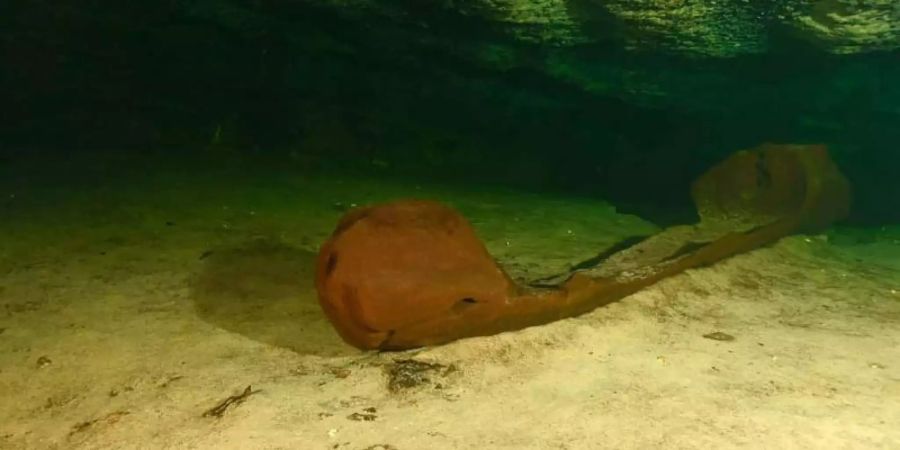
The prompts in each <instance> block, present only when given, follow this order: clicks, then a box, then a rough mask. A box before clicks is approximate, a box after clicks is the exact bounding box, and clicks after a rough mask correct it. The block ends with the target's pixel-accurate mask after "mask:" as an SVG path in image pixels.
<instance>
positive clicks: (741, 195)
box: [316, 144, 850, 350]
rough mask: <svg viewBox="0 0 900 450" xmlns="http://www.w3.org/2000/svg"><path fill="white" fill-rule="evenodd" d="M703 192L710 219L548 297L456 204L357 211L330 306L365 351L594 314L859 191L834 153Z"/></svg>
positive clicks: (713, 181)
mask: <svg viewBox="0 0 900 450" xmlns="http://www.w3.org/2000/svg"><path fill="white" fill-rule="evenodd" d="M692 194H693V198H694V202H695V204H696V205H697V208H698V212H699V213H700V217H701V221H700V222H699V223H697V224H695V225H691V226H678V227H672V228H669V229H666V230H664V231H662V232H661V233H659V234H657V235H655V236H653V237H651V238H649V239H647V240H645V241H643V242H641V243H639V244H637V245H635V246H633V247H631V248H628V249H626V250H623V251H621V252H619V253H616V254H614V255H612V256H611V257H609V258H608V259H606V260H605V261H599V262H598V264H597V265H596V266H594V267H588V268H580V269H579V270H578V271H576V272H573V273H570V274H566V276H564V277H562V278H561V279H560V280H559V282H558V284H557V285H556V286H554V287H551V288H547V289H541V290H536V289H533V288H529V287H525V286H518V285H516V284H515V283H514V282H513V281H512V280H511V279H510V277H509V276H507V275H506V273H505V272H504V271H503V269H502V268H500V267H499V266H498V265H497V263H496V262H495V261H494V259H493V258H492V257H491V256H490V254H489V253H488V252H487V250H486V249H485V247H484V245H483V244H482V243H481V241H480V240H479V239H478V237H477V236H476V234H475V232H474V230H473V229H472V227H471V225H470V224H469V223H468V221H466V219H465V218H464V217H462V216H461V215H460V214H459V213H458V212H456V211H454V210H453V209H451V208H449V207H447V206H445V205H442V204H440V203H437V202H431V201H422V200H404V201H398V202H392V203H388V204H383V205H377V206H372V207H366V208H360V209H356V210H353V211H350V212H349V213H348V214H347V215H346V216H345V217H344V218H343V219H342V220H341V221H340V222H339V224H338V226H337V228H336V229H335V231H334V233H333V234H332V236H331V237H330V238H329V239H328V241H327V242H326V243H325V244H324V245H323V246H322V248H321V250H320V252H319V257H318V262H317V271H316V288H317V290H318V293H319V301H320V303H321V305H322V308H323V310H324V311H325V314H326V315H327V316H328V318H329V320H330V321H331V323H332V324H333V325H334V327H335V328H336V329H337V331H338V333H339V334H340V335H341V337H342V338H343V339H344V340H345V341H346V342H348V343H349V344H351V345H353V346H356V347H358V348H361V349H381V350H400V349H408V348H415V347H421V346H427V345H435V344H441V343H446V342H450V341H453V340H456V339H460V338H464V337H470V336H484V335H490V334H495V333H500V332H504V331H510V330H516V329H521V328H525V327H529V326H534V325H540V324H544V323H548V322H551V321H554V320H558V319H562V318H565V317H571V316H575V315H579V314H583V313H585V312H588V311H591V310H593V309H595V308H597V307H599V306H602V305H606V304H608V303H611V302H614V301H617V300H619V299H621V298H623V297H625V296H628V295H630V294H632V293H634V292H637V291H639V290H641V289H643V288H645V287H647V286H650V285H652V284H653V283H656V282H657V281H659V280H661V279H663V278H666V277H669V276H672V275H675V274H677V273H680V272H683V271H685V270H687V269H690V268H694V267H701V266H705V265H709V264H712V263H714V262H716V261H719V260H721V259H724V258H727V257H729V256H732V255H735V254H738V253H742V252H746V251H749V250H753V249H755V248H758V247H761V246H764V245H766V244H769V243H772V242H774V241H776V240H778V239H780V238H781V237H784V236H786V235H789V234H792V233H797V232H810V231H816V230H820V229H822V228H825V227H827V226H829V225H830V224H831V223H833V222H834V221H836V220H839V219H841V218H842V217H844V216H845V215H846V214H847V212H848V210H849V205H850V188H849V184H848V182H847V181H846V179H845V178H844V176H843V175H842V174H841V173H840V171H839V170H838V168H837V167H836V166H835V164H834V163H833V162H832V161H831V159H830V158H829V156H828V152H827V150H826V149H825V147H824V146H802V145H776V144H766V145H763V146H760V147H759V148H756V149H753V150H745V151H741V152H738V153H736V154H734V155H733V156H732V157H730V158H729V159H727V160H725V161H723V162H722V163H720V164H719V165H717V166H715V167H713V168H712V169H711V170H710V171H708V172H707V173H706V174H704V175H703V176H701V177H700V178H699V179H698V180H697V181H696V182H695V183H694V185H693V188H692Z"/></svg>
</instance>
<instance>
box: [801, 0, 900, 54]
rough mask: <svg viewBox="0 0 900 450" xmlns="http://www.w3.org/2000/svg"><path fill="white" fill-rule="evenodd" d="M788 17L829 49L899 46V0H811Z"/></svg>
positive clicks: (857, 50) (846, 50)
mask: <svg viewBox="0 0 900 450" xmlns="http://www.w3.org/2000/svg"><path fill="white" fill-rule="evenodd" d="M807 3H808V5H807V8H805V11H804V12H802V13H797V14H791V15H790V16H789V20H790V21H791V22H792V24H793V25H794V26H795V27H796V28H797V29H798V30H800V31H801V33H802V35H803V36H805V37H806V38H807V39H809V40H811V41H813V42H815V43H817V44H819V45H820V46H821V47H823V48H825V49H827V50H828V51H830V52H832V53H840V54H847V53H864V52H871V51H879V50H896V49H898V48H900V2H898V1H896V0H852V1H851V0H813V1H809V2H807Z"/></svg>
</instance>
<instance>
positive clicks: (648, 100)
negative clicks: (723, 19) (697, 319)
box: [0, 0, 900, 224]
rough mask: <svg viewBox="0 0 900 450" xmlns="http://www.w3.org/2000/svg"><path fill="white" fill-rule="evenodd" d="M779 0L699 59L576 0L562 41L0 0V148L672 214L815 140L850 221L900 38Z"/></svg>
mask: <svg viewBox="0 0 900 450" xmlns="http://www.w3.org/2000/svg"><path fill="white" fill-rule="evenodd" d="M364 3H365V4H367V5H368V6H367V7H365V8H364V7H361V6H354V5H357V4H364ZM776 3H779V2H774V1H773V2H759V5H760V6H758V8H759V10H758V12H759V14H758V15H757V16H758V18H757V19H756V20H759V21H761V22H760V24H759V25H760V26H763V27H765V28H766V48H765V50H764V51H756V52H749V53H747V54H740V55H737V56H729V57H715V56H704V55H696V54H683V53H679V52H673V51H671V49H669V48H667V47H666V45H665V39H663V40H658V41H656V42H655V43H647V44H646V45H645V46H643V47H640V46H639V47H638V48H626V47H628V46H627V45H625V42H626V41H627V37H628V34H629V30H628V29H627V27H626V26H625V25H623V24H622V23H620V22H618V21H616V20H615V18H614V17H612V16H610V15H609V14H605V13H603V11H602V8H599V7H597V6H596V5H591V4H590V2H571V4H570V6H571V7H572V8H576V7H578V8H582V9H583V10H584V11H589V12H584V13H582V12H579V13H578V14H580V15H579V16H578V17H581V18H583V19H584V20H583V21H582V22H581V24H580V27H581V32H582V33H584V34H585V35H586V36H588V37H590V39H588V40H586V41H585V42H582V43H577V44H567V45H557V44H554V43H545V42H540V41H539V40H537V41H536V40H530V41H529V40H522V39H516V38H515V36H513V33H511V32H510V30H509V28H508V27H506V25H505V24H504V22H503V21H502V20H493V19H494V18H492V17H491V15H490V14H489V13H483V11H482V12H481V13H479V11H477V8H476V9H475V12H473V9H472V8H469V9H468V10H467V9H466V8H463V7H460V6H458V5H457V6H454V4H453V3H452V2H432V1H421V2H411V1H400V2H384V1H375V0H373V1H370V2H346V3H344V4H340V5H338V3H337V2H332V3H330V2H313V1H292V2H266V1H240V0H206V1H168V2H137V1H120V2H100V1H83V2H59V1H58V2H54V1H47V0H37V1H30V2H9V3H6V5H5V6H3V7H2V8H0V9H2V11H0V26H2V32H0V33H2V38H3V40H2V45H3V55H4V56H3V57H4V65H3V70H2V71H0V84H2V96H3V99H4V100H3V102H2V106H0V108H2V116H0V119H2V120H0V133H2V139H0V157H2V158H4V160H5V161H6V162H10V161H12V160H15V159H17V158H22V157H23V155H25V154H34V152H38V151H39V152H41V153H40V154H41V155H43V156H41V157H42V158H46V159H47V161H48V164H49V163H51V162H55V163H58V162H59V161H61V160H65V161H67V162H68V163H67V164H71V167H72V171H74V172H77V171H78V170H79V165H80V164H81V163H84V164H83V165H85V166H86V165H87V164H88V163H87V161H90V158H89V156H88V155H90V154H91V153H94V152H98V151H102V152H116V153H121V154H122V155H124V156H122V157H120V158H119V159H120V160H122V161H124V164H128V161H129V155H132V156H133V157H134V161H135V163H134V164H139V163H138V162H137V161H138V160H139V157H140V156H141V155H143V154H146V153H147V152H166V153H172V154H180V155H183V156H184V157H185V158H186V159H190V160H192V161H193V164H192V165H191V169H190V170H198V171H202V170H203V167H204V166H206V165H210V166H212V165H216V164H220V163H222V160H223V159H230V160H238V161H240V162H239V163H240V164H253V165H257V166H258V167H261V168H262V169H261V170H265V167H267V166H272V167H278V168H279V170H284V169H285V168H288V169H289V170H297V171H298V172H319V171H327V170H340V171H345V172H354V171H359V172H364V173H367V174H376V175H377V176H384V177H413V178H422V179H441V180H445V181H447V180H449V181H453V182H456V181H459V182H463V183H488V184H499V185H504V186H510V187H515V188H519V189H526V190H533V191H539V192H544V191H554V192H563V193H572V194H577V195H591V196H598V197H602V198H606V199H609V200H611V201H613V202H615V203H616V204H618V205H620V206H621V207H622V209H624V210H629V211H635V212H638V213H640V214H642V215H644V216H645V217H648V218H650V219H653V220H656V221H658V222H672V221H682V220H685V219H686V218H689V217H690V216H691V215H692V214H693V213H692V207H691V205H690V202H689V198H688V184H689V182H690V180H691V179H693V178H694V177H695V176H696V175H698V174H699V173H701V172H703V171H704V170H705V169H706V168H708V167H709V166H710V165H712V164H714V163H715V162H716V161H718V160H720V159H722V158H723V157H724V156H725V155H727V154H729V153H731V152H733V151H736V150H739V149H742V148H748V147H752V146H755V145H757V144H760V143H762V142H766V141H774V142H785V143H825V144H828V145H829V146H830V148H831V149H832V151H833V154H834V156H835V158H836V159H837V160H838V162H839V164H840V166H841V167H842V169H843V170H844V171H845V172H846V174H847V175H848V176H849V177H850V178H851V180H852V182H853V184H854V186H855V190H856V205H855V208H854V212H853V215H852V217H851V219H850V221H851V222H852V223H857V224H883V223H889V222H898V221H900V200H898V198H900V177H898V174H900V171H898V166H900V149H898V143H900V120H898V119H900V83H898V81H900V52H898V51H871V52H863V53H860V54H851V55H836V54H834V53H833V52H829V51H827V49H824V48H822V47H821V46H817V45H815V44H814V43H812V42H810V40H809V39H806V38H805V37H804V36H800V35H797V33H796V32H792V31H791V30H788V29H785V27H783V26H780V25H779V24H778V23H776V22H775V21H772V20H771V17H769V16H768V15H767V14H766V13H768V12H770V11H773V10H774V9H773V8H775V6H773V5H775V4H776ZM754 8H757V6H754ZM898 21H900V19H898ZM507 25H508V24H507ZM537 31H540V30H537ZM631 47H633V46H631ZM3 162H4V161H2V160H0V164H2V163H3ZM291 168H294V169H291ZM147 169H148V170H150V171H152V170H153V169H154V168H153V167H152V166H151V167H147Z"/></svg>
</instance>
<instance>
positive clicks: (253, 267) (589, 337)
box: [0, 166, 900, 450]
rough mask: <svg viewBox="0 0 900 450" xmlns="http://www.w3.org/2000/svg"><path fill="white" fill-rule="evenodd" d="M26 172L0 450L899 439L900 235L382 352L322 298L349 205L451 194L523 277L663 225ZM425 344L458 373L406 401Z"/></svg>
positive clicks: (533, 202)
mask: <svg viewBox="0 0 900 450" xmlns="http://www.w3.org/2000/svg"><path fill="white" fill-rule="evenodd" d="M20 169H21V168H20ZM31 169H32V170H33V169H34V166H31ZM22 170H24V169H22ZM104 170H106V169H104V168H98V169H97V171H98V173H100V174H105V173H107V172H105V171H104ZM140 172H141V170H138V171H137V173H140ZM11 173H12V172H7V173H6V174H5V175H4V183H5V184H3V189H4V190H3V192H0V194H3V200H2V202H0V214H2V216H0V217H2V219H3V220H2V222H0V305H2V309H0V329H2V330H3V331H2V334H0V398H2V399H3V401H2V404H0V448H4V449H5V448H9V449H44V448H47V449H57V448H58V449H131V448H135V449H137V448H141V449H156V448H172V449H182V448H185V449H187V448H196V449H230V448H238V449H332V448H333V449H353V450H361V449H400V450H411V449H479V448H485V449H488V448H498V449H500V448H507V449H594V448H614V449H627V448H642V449H646V448H667V449H668V448H737V447H743V448H772V449H782V448H900V327H898V325H900V227H894V228H884V229H881V230H853V229H843V230H839V231H835V232H830V233H829V234H827V235H821V236H794V237H790V238H788V239H785V240H783V241H782V242H779V243H778V244H776V245H774V246H773V247H771V248H766V249H762V250H758V251H754V252H752V253H749V254H745V255H741V256H738V257H735V258H733V259H731V260H728V261H725V262H723V263H720V264H716V265H715V266H713V267H710V268H706V269H700V270H693V271H690V272H689V273H687V274H684V275H681V276H677V277H674V278H671V279H669V280H666V281H664V282H662V283H660V284H658V285H656V286H654V287H652V288H650V289H647V290H645V291H643V292H640V293H638V294H636V295H633V296H631V297H628V298H626V299H624V300H622V301H621V302H619V303H616V304H613V305H611V306H608V307H604V308H601V309H599V310H596V311H595V312H593V313H591V314H588V315H585V316H583V317H579V318H575V319H570V320H564V321H560V322H557V323H553V324H549V325H546V326H541V327H535V328H531V329H527V330H524V331H520V332H513V333H505V334H502V335H499V336H493V337H485V338H473V339H466V340H463V341H459V342H456V343H452V344H449V345H445V346H441V347H436V348H429V349H424V350H419V351H412V352H404V353H386V354H374V353H363V352H359V351H357V350H355V349H353V348H350V347H348V346H346V345H344V344H343V343H342V342H341V341H340V340H339V338H338V337H337V336H336V334H335V333H334V332H333V331H332V329H331V328H330V326H329V324H328V323H327V322H326V321H325V320H324V318H323V316H322V315H321V313H320V312H319V309H318V305H317V303H316V300H315V292H314V290H313V289H312V286H311V282H312V266H311V264H312V257H313V255H314V252H315V251H316V248H317V246H318V244H319V243H320V242H321V241H322V240H323V239H324V237H325V236H327V234H328V233H329V232H330V231H331V228H332V227H333V225H334V223H335V221H336V220H337V218H338V217H339V216H340V214H341V211H340V209H341V208H340V207H338V206H336V205H335V204H336V203H341V204H343V205H348V204H350V203H359V204H362V203H368V202H372V201H378V200H383V199H388V198H398V197H407V196H415V197H420V198H436V199H440V200H445V201H449V202H450V203H452V204H454V205H456V206H458V207H459V208H460V209H461V210H462V211H463V212H464V213H465V214H466V215H467V217H469V218H470V219H471V220H472V222H473V223H474V224H475V226H476V227H477V228H478V230H479V233H480V234H481V235H482V236H483V238H484V239H485V241H486V242H487V243H488V246H489V248H490V250H491V252H492V253H493V254H494V255H495V256H496V257H498V258H499V259H500V260H501V261H502V262H503V263H504V265H505V266H506V267H508V268H509V270H510V271H511V273H512V274H513V275H514V276H516V277H517V278H535V277H537V276H540V275H542V274H550V273H554V272H556V271H558V270H560V269H563V268H565V267H566V264H568V263H572V262H577V261H579V260H582V259H585V258H587V257H590V256H592V255H593V254H595V253H597V252H599V251H600V250H602V249H603V248H605V247H607V246H609V245H611V244H612V243H614V242H616V241H618V240H620V239H622V238H624V237H627V236H631V235H635V234H644V233H650V232H653V231H654V230H655V229H656V228H655V227H654V226H653V225H651V224H649V223H647V222H644V221H641V220H640V219H638V218H635V217H632V216H626V215H620V214H617V213H616V212H615V209H614V208H612V207H611V206H610V205H608V204H604V203H602V202H598V201H595V200H586V199H574V198H565V197H553V196H549V195H535V194H525V193H521V192H514V191H509V190H507V191H499V190H485V189H482V190H476V189H470V190H461V189H455V188H452V187H441V186H430V185H419V186H416V185H414V184H410V183H400V182H390V183H388V182H383V181H375V180H373V179H363V178H352V177H342V178H324V177H319V178H310V177H304V176H300V175H294V174H290V171H284V172H282V173H278V174H269V175H266V174H252V173H249V174H244V175H237V174H236V173H235V172H230V171H222V172H216V171H210V172H209V175H206V176H203V177H201V176H199V175H197V174H196V172H194V173H192V170H183V171H174V170H161V171H160V173H156V174H145V175H140V176H138V175H137V174H136V173H135V172H130V173H124V174H122V176H121V177H119V178H118V179H110V178H108V177H107V178H103V177H101V178H100V179H97V180H93V179H92V177H91V174H90V173H87V174H84V175H79V176H77V177H75V178H77V179H76V180H69V181H56V182H49V181H47V180H46V179H38V178H34V177H31V176H23V175H22V173H23V172H21V171H20V172H16V173H17V174H19V176H18V177H15V176H10V174H11ZM24 173H31V172H24ZM34 173H36V172H34ZM54 173H57V172H54ZM35 176H36V175H35ZM51 178H52V177H51ZM42 183H43V184H42ZM11 195H12V196H13V197H10V196H11ZM167 222H169V224H167ZM717 331H718V332H722V333H726V334H728V335H731V336H733V337H734V340H733V341H717V340H711V339H707V338H704V337H703V335H704V334H708V333H712V332H717ZM410 358H412V359H415V360H420V361H425V362H431V363H438V364H442V365H445V366H448V367H452V369H448V370H444V369H439V370H433V371H429V372H426V373H425V375H426V376H427V378H428V381H426V382H425V383H423V384H422V385H419V386H417V387H413V388H407V389H399V390H396V391H391V390H389V389H388V375H387V373H388V371H389V368H390V367H391V366H392V364H393V361H394V360H398V359H400V360H402V359H410ZM248 385H251V386H252V387H253V389H254V390H257V389H258V390H259V392H258V393H255V394H253V395H251V396H249V397H248V398H246V400H245V401H244V402H243V403H241V404H238V405H236V406H233V407H231V408H229V409H228V410H226V411H225V413H224V414H223V415H222V417H221V418H213V417H203V416H202V414H203V412H204V411H206V410H208V409H209V408H211V407H213V406H215V405H216V404H217V403H219V402H220V401H222V400H224V399H225V398H226V397H228V396H229V395H233V394H238V393H240V392H241V391H243V390H244V388H246V387H247V386H248ZM372 408H374V409H372ZM354 413H357V414H358V415H356V416H352V415H353V414H354ZM351 416H352V417H353V418H356V419H360V420H353V418H351ZM366 418H368V419H372V420H363V419H366Z"/></svg>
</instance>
